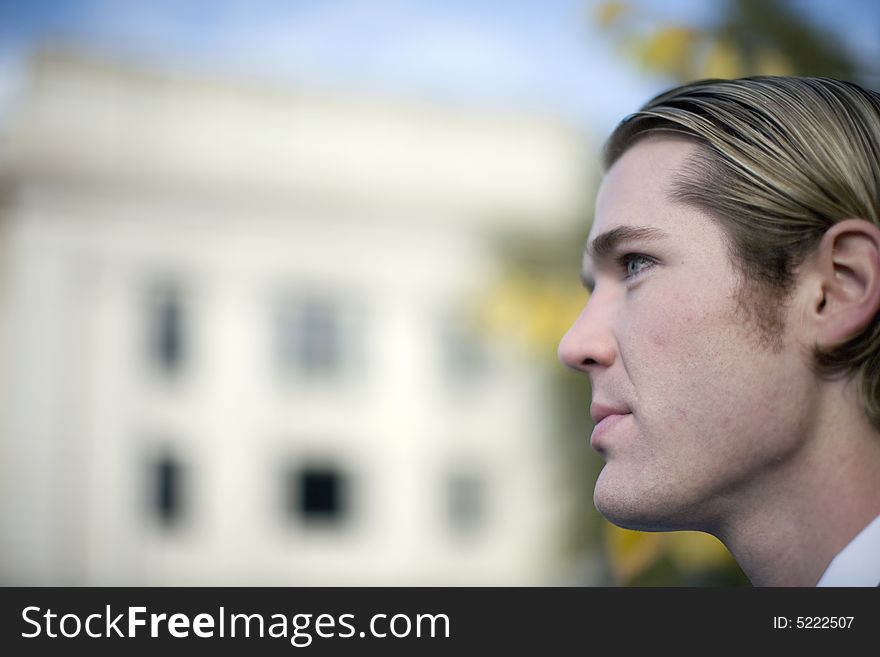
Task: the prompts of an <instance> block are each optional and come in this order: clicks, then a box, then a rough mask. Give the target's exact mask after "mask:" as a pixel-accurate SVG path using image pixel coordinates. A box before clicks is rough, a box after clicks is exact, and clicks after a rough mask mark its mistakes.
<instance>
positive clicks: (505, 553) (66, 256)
mask: <svg viewBox="0 0 880 657" xmlns="http://www.w3.org/2000/svg"><path fill="white" fill-rule="evenodd" d="M583 149H584V144H583V143H582V142H581V137H580V135H579V134H577V133H575V132H574V131H572V130H570V129H567V128H565V127H564V126H560V125H558V124H556V123H554V122H552V121H542V120H537V119H533V118H523V117H519V118H517V117H514V116H500V115H498V114H490V113H488V112H475V111H464V110H451V109H445V110H444V109H440V108H437V107H432V106H427V105H426V106H419V105H415V104H411V103H410V104H406V103H393V102H383V101H377V100H375V99H355V98H341V97H339V96H333V97H330V96H322V95H320V94H312V93H305V92H298V91H295V90H285V89H277V88H267V87H260V86H258V85H247V84H242V83H232V82H228V81H219V80H206V79H197V78H194V77H191V76H187V75H184V74H180V73H177V72H169V71H165V72H156V71H149V70H144V69H140V68H136V67H126V66H122V65H116V64H112V63H108V62H103V61H96V60H91V59H88V58H84V57H79V56H70V55H61V54H58V53H56V54H44V55H42V56H41V57H40V58H38V59H37V60H36V61H35V64H34V67H33V70H32V75H31V77H30V78H29V83H28V85H27V88H26V90H25V92H24V93H23V95H22V97H21V98H20V99H19V102H18V103H17V105H16V107H15V111H14V112H13V113H12V115H11V120H10V122H9V123H8V125H6V126H5V130H4V132H3V137H2V142H0V347H2V351H0V385H2V388H0V505H2V507H0V583H2V584H25V585H34V584H36V585H41V584H74V585H78V584H96V585H144V584H146V585H151V584H181V585H189V584H208V585H211V584H218V585H219V584H255V585H275V584H278V585H282V584H283V585H312V584H331V585H333V584H404V585H405V584H456V585H457V584H501V585H504V584H523V585H528V584H541V583H546V582H550V581H553V577H554V576H555V574H556V573H557V569H558V568H559V566H560V564H559V545H558V543H559V541H560V536H561V529H560V527H559V523H560V520H561V511H562V508H563V504H564V502H565V500H564V499H563V497H564V491H562V489H561V488H560V486H559V483H558V481H557V478H556V471H557V464H556V463H554V456H555V453H554V452H553V450H552V440H551V439H550V437H549V436H548V435H547V428H548V427H549V426H551V424H552V422H551V418H550V417H549V413H551V412H552V407H551V404H550V403H549V400H548V391H547V390H546V386H545V385H543V383H544V382H543V380H542V378H541V373H540V368H538V367H535V364H534V363H533V362H531V361H530V360H529V358H528V356H526V355H525V354H523V353H521V350H518V349H517V348H516V345H514V344H510V343H506V342H505V341H503V340H501V339H497V340H495V339H491V338H489V337H487V336H485V335H483V334H482V333H481V332H480V331H479V330H477V329H476V328H475V327H474V325H473V323H472V322H469V321H468V318H469V309H471V308H472V306H473V304H474V303H479V301H480V300H481V299H482V298H483V296H481V295H485V294H486V292H487V290H488V289H489V288H490V287H491V284H492V281H493V280H494V277H496V276H497V275H498V273H499V270H498V268H499V264H500V263H499V256H498V253H497V249H496V248H495V241H494V236H495V235H496V233H497V231H498V230H511V229H517V230H522V231H533V232H535V233H536V234H540V233H541V232H547V231H551V232H552V231H558V230H560V228H561V227H562V226H563V223H564V221H565V220H566V219H567V218H570V217H571V216H572V215H573V214H575V213H576V212H577V211H578V210H579V204H580V203H581V202H582V200H583V194H584V187H585V186H584V180H585V175H586V174H585V171H584V165H583Z"/></svg>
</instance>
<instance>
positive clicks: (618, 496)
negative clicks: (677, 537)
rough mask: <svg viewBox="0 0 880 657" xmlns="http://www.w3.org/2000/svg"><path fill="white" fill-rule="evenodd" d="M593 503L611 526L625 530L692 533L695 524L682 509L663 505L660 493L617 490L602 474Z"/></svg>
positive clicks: (630, 489)
mask: <svg viewBox="0 0 880 657" xmlns="http://www.w3.org/2000/svg"><path fill="white" fill-rule="evenodd" d="M603 474H604V473H603ZM593 503H594V504H595V505H596V509H597V510H598V511H599V513H601V514H602V515H603V516H604V517H605V519H606V520H608V522H611V523H613V524H615V525H617V526H618V527H622V528H623V529H632V530H636V531H642V532H659V531H678V530H682V529H690V528H691V524H692V523H689V522H687V521H686V519H685V518H682V517H681V513H680V511H679V509H677V508H674V506H673V505H666V504H663V503H662V500H661V499H660V498H658V496H657V492H656V491H653V492H651V493H639V492H638V491H637V490H634V489H633V488H632V487H627V488H615V487H613V486H611V485H610V483H609V482H607V481H603V478H602V475H601V474H600V476H599V480H598V481H597V482H596V488H595V490H594V492H593Z"/></svg>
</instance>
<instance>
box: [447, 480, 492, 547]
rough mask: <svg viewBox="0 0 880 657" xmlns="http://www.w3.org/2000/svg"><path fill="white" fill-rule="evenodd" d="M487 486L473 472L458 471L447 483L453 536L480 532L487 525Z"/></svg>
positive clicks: (448, 507)
mask: <svg viewBox="0 0 880 657" xmlns="http://www.w3.org/2000/svg"><path fill="white" fill-rule="evenodd" d="M485 488H486V485H485V480H484V479H483V477H481V476H480V475H479V473H477V472H475V471H472V470H456V471H453V472H452V473H450V474H449V476H448V478H447V481H446V492H447V494H446V502H447V507H446V517H447V521H448V524H449V527H450V530H451V531H452V533H453V534H456V535H460V536H464V535H472V534H475V533H477V532H479V531H480V530H481V529H482V528H483V527H484V525H485V524H486V490H485Z"/></svg>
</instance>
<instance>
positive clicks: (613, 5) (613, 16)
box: [596, 0, 629, 30]
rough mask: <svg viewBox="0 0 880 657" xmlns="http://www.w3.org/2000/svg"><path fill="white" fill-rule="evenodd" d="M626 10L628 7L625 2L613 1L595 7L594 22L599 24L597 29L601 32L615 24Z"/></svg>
mask: <svg viewBox="0 0 880 657" xmlns="http://www.w3.org/2000/svg"><path fill="white" fill-rule="evenodd" d="M628 9H629V7H627V5H626V3H625V2H615V1H614V0H612V1H611V2H603V3H602V4H600V5H599V6H598V7H596V21H597V22H598V23H599V27H601V28H602V29H603V30H607V29H608V28H609V27H611V26H612V25H613V24H614V23H616V22H617V21H618V19H619V18H620V17H621V16H622V15H623V14H624V13H626V12H627V10H628Z"/></svg>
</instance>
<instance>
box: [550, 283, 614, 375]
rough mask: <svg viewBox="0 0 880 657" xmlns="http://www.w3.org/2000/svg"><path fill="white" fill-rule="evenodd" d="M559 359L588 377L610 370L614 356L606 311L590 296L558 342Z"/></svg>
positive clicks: (611, 334) (612, 339)
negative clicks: (606, 368) (600, 369)
mask: <svg viewBox="0 0 880 657" xmlns="http://www.w3.org/2000/svg"><path fill="white" fill-rule="evenodd" d="M558 355H559V360H560V361H562V363H563V364H564V365H566V366H568V367H570V368H571V369H573V370H578V371H580V372H585V373H587V374H590V373H591V372H592V371H595V370H596V369H598V368H602V367H610V366H611V364H612V363H613V362H614V359H615V358H616V356H617V344H616V342H615V339H614V334H613V331H612V330H611V322H610V317H609V316H608V309H607V307H606V308H603V307H602V305H601V304H600V303H598V299H597V298H596V295H595V294H594V295H593V296H592V297H591V298H590V299H589V300H588V301H587V304H586V305H585V306H584V308H583V310H581V313H580V315H578V318H577V319H576V320H574V324H572V325H571V328H569V329H568V332H567V333H566V334H565V335H564V336H563V337H562V340H561V341H560V342H559V349H558Z"/></svg>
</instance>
